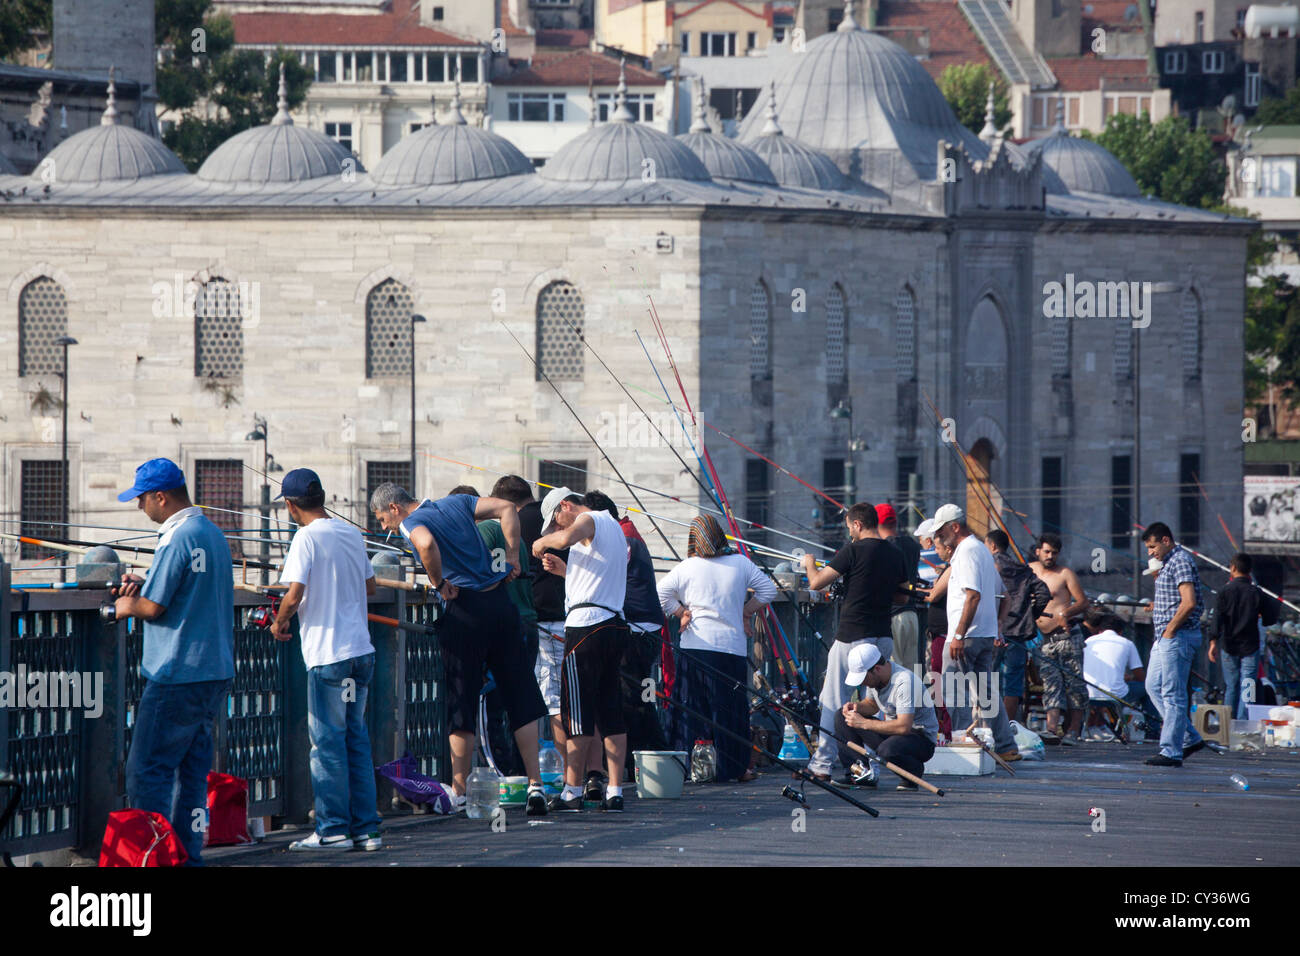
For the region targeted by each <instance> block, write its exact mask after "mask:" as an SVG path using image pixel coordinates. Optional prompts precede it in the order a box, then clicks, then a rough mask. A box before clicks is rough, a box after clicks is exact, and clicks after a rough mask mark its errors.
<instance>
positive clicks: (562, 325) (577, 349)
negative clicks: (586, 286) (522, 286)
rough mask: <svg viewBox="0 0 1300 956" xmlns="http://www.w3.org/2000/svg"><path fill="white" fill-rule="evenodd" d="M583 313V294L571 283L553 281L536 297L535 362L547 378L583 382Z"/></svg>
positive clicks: (539, 377) (539, 375)
mask: <svg viewBox="0 0 1300 956" xmlns="http://www.w3.org/2000/svg"><path fill="white" fill-rule="evenodd" d="M584 314H585V310H584V308H583V304H582V293H581V292H579V291H578V287H577V286H575V285H573V284H572V283H570V282H552V283H551V284H550V285H548V286H547V287H546V288H545V289H543V290H542V291H541V293H540V294H539V295H538V296H537V364H538V365H540V366H541V370H542V372H545V373H546V375H547V377H548V378H552V379H554V380H556V381H568V382H580V381H582V367H583V365H582V320H583V316H584ZM541 378H542V376H541V374H540V373H539V374H538V376H537V380H538V381H541Z"/></svg>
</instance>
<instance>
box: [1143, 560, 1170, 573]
mask: <svg viewBox="0 0 1300 956" xmlns="http://www.w3.org/2000/svg"><path fill="white" fill-rule="evenodd" d="M1164 566H1165V563H1164V562H1163V561H1161V560H1160V559H1159V558H1152V559H1151V560H1149V561H1148V562H1147V569H1146V570H1145V571H1143V572H1142V574H1143V576H1144V577H1145V576H1146V575H1150V574H1155V573H1156V572H1157V571H1159V570H1160V569H1161V568H1163V567H1164Z"/></svg>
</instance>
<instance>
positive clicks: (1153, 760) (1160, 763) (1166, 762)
mask: <svg viewBox="0 0 1300 956" xmlns="http://www.w3.org/2000/svg"><path fill="white" fill-rule="evenodd" d="M1146 762H1147V765H1148V766H1151V767H1181V766H1182V765H1183V762H1182V761H1181V760H1175V759H1174V758H1173V757H1166V756H1165V755H1164V754H1156V755H1155V756H1154V757H1147V760H1146Z"/></svg>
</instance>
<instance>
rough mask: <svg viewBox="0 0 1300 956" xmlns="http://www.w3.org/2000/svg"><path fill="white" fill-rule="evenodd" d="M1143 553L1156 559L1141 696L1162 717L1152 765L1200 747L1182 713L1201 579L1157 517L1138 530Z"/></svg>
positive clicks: (1167, 763) (1195, 644) (1175, 761)
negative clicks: (1149, 639)
mask: <svg viewBox="0 0 1300 956" xmlns="http://www.w3.org/2000/svg"><path fill="white" fill-rule="evenodd" d="M1142 543H1143V544H1145V545H1146V548H1147V554H1149V555H1150V556H1151V557H1153V558H1159V559H1160V561H1161V562H1162V564H1161V566H1160V572H1159V574H1157V576H1156V591H1155V599H1154V601H1153V602H1152V606H1151V630H1152V639H1153V641H1154V643H1153V644H1152V645H1151V661H1150V664H1149V666H1148V667H1147V696H1148V697H1150V698H1151V703H1152V704H1154V705H1155V708H1156V710H1157V711H1158V712H1159V714H1160V719H1161V720H1162V721H1164V724H1163V726H1162V727H1161V729H1160V753H1158V754H1156V755H1155V756H1154V757H1149V758H1147V763H1149V764H1150V765H1151V766H1153V767H1181V766H1182V765H1183V759H1184V758H1186V757H1190V756H1191V755H1192V754H1194V753H1196V751H1198V750H1200V749H1201V748H1202V747H1204V746H1205V741H1204V740H1202V739H1201V735H1200V734H1198V733H1197V732H1196V731H1195V729H1193V727H1192V722H1191V719H1190V717H1189V715H1188V713H1187V678H1188V676H1189V675H1190V674H1191V670H1192V661H1193V660H1195V658H1196V653H1197V651H1199V650H1200V648H1201V616H1202V614H1204V612H1205V606H1204V604H1203V603H1202V602H1201V578H1200V575H1199V574H1197V572H1196V563H1195V562H1194V561H1193V560H1192V556H1191V554H1189V553H1188V552H1187V550H1186V549H1185V548H1183V547H1181V546H1179V545H1176V544H1174V538H1173V532H1172V531H1170V530H1169V526H1168V525H1167V524H1164V523H1163V522H1160V521H1157V522H1155V523H1154V524H1152V525H1151V526H1149V527H1148V528H1147V529H1146V531H1145V532H1144V533H1143V534H1142Z"/></svg>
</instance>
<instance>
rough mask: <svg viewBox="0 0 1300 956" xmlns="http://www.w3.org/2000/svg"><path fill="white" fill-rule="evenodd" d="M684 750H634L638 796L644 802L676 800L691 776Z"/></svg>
mask: <svg viewBox="0 0 1300 956" xmlns="http://www.w3.org/2000/svg"><path fill="white" fill-rule="evenodd" d="M688 756H689V755H688V754H687V753H686V752H685V751H684V750H634V751H633V752H632V759H633V761H634V763H635V766H636V795H637V796H638V797H640V798H641V799H642V800H676V799H678V798H679V797H680V796H681V795H682V784H684V783H685V782H686V778H687V777H688V776H689V775H690V770H689V766H688V764H687V762H686V761H687V757H688Z"/></svg>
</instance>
